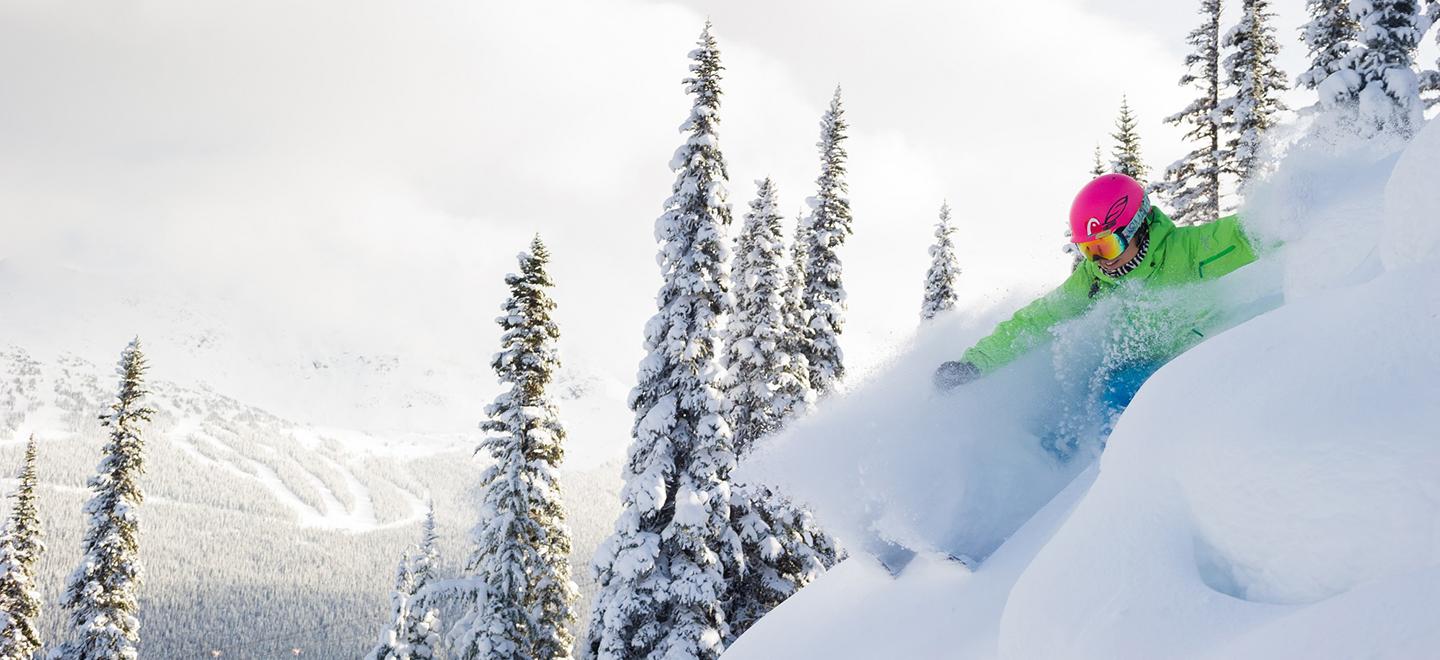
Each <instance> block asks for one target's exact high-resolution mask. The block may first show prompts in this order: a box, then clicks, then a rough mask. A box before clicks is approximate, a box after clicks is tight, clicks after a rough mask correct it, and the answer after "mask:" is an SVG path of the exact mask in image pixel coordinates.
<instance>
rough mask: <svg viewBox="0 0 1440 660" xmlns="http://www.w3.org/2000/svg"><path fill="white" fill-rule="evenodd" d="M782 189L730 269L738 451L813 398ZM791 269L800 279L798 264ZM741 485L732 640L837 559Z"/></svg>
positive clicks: (824, 538) (767, 189)
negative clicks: (797, 326)
mask: <svg viewBox="0 0 1440 660" xmlns="http://www.w3.org/2000/svg"><path fill="white" fill-rule="evenodd" d="M775 195H776V193H775V185H774V183H773V182H772V181H771V180H770V179H765V180H764V181H761V182H760V183H759V190H758V191H757V193H756V198H755V200H754V201H753V202H751V203H750V212H749V213H748V214H746V216H745V222H744V224H743V226H742V227H741V230H740V235H739V237H737V239H736V248H735V258H734V261H733V262H732V264H733V265H732V268H731V273H732V274H733V276H734V282H735V287H734V295H733V296H732V299H733V300H734V306H733V309H732V310H731V313H730V324H729V326H728V327H727V332H726V335H725V347H726V350H725V365H726V367H727V373H726V400H727V402H728V407H727V413H728V415H729V419H730V425H731V428H732V429H734V444H735V447H736V452H737V454H740V455H743V454H745V453H746V452H748V451H749V450H750V449H751V448H753V447H754V446H755V443H756V441H758V440H760V439H761V438H763V437H764V436H766V435H768V434H771V433H774V432H775V431H777V430H779V429H780V428H781V426H782V425H783V424H784V423H785V422H786V421H787V420H789V419H790V418H792V417H794V416H796V415H798V414H800V413H802V412H803V411H804V410H805V409H807V408H808V407H809V406H810V403H811V401H812V400H813V396H812V395H811V393H810V389H809V387H808V385H807V379H808V376H807V374H806V370H805V363H804V361H803V360H801V359H797V358H796V356H795V355H793V354H792V353H791V352H790V350H791V349H790V342H788V341H787V339H788V337H787V333H788V332H789V329H790V328H792V327H794V325H793V322H787V321H786V314H787V310H786V306H787V302H786V299H787V297H792V298H794V300H793V301H792V302H791V305H798V296H797V295H795V294H794V293H793V292H795V291H796V290H797V289H798V287H793V286H791V285H790V282H789V281H787V277H786V272H785V270H784V265H783V264H782V260H783V259H784V256H785V255H784V253H785V244H784V239H783V238H782V234H781V229H780V215H779V213H777V212H776V210H775V206H776V201H775ZM790 272H791V275H790V277H794V276H795V272H796V271H795V270H794V269H793V266H792V269H791V271H790ZM790 313H794V312H793V311H792V312H790ZM733 489H734V492H732V494H731V502H732V504H731V510H730V516H731V521H732V522H733V524H734V528H735V532H736V534H737V535H738V537H739V540H740V542H741V545H742V549H743V552H744V561H743V563H742V564H741V565H740V566H739V570H738V571H737V572H736V573H733V574H731V575H729V576H727V587H728V591H727V593H726V595H725V597H724V598H723V599H722V601H723V602H724V603H725V604H726V616H727V620H728V621H729V622H730V635H729V636H728V637H727V638H726V640H725V642H726V643H727V644H728V643H729V642H730V641H733V639H734V638H735V637H738V636H739V635H740V634H742V633H744V632H745V630H746V629H748V628H749V627H750V625H752V624H753V623H754V622H755V621H757V620H758V619H759V618H760V617H762V616H764V615H765V614H766V613H768V612H769V611H770V610H771V609H773V608H774V607H775V606H776V605H779V604H780V603H781V602H783V601H784V600H785V599H786V598H788V597H789V596H790V595H791V594H793V593H794V592H795V590H797V589H799V588H800V587H802V586H804V585H805V584H808V583H809V582H810V581H811V580H813V579H814V578H815V577H816V576H818V575H819V574H820V573H821V572H822V571H824V570H825V569H826V568H829V567H830V566H831V565H832V564H833V563H834V562H835V549H834V546H835V542H834V541H833V540H832V539H831V538H830V537H829V536H828V535H826V534H825V533H824V532H822V531H821V530H820V529H819V528H818V527H817V526H815V524H814V521H813V520H812V519H811V517H810V516H809V514H808V513H806V512H805V511H803V510H801V509H800V508H799V507H797V506H796V505H795V504H794V503H792V502H790V501H789V500H787V499H785V498H784V497H782V496H781V495H779V494H778V493H776V492H774V491H773V490H771V489H770V488H767V487H765V486H761V485H740V484H736V485H735V486H734V487H733Z"/></svg>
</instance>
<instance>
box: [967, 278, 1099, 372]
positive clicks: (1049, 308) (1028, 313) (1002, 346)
mask: <svg viewBox="0 0 1440 660" xmlns="http://www.w3.org/2000/svg"><path fill="white" fill-rule="evenodd" d="M1092 283H1095V280H1094V278H1092V277H1091V276H1090V274H1089V273H1088V272H1086V269H1085V268H1084V267H1083V266H1082V267H1080V268H1076V269H1075V272H1074V273H1071V274H1070V278H1069V279H1067V280H1065V283H1064V284H1061V285H1060V287H1059V288H1057V289H1055V290H1054V291H1051V292H1050V293H1047V294H1045V295H1044V296H1041V297H1040V298H1039V299H1038V300H1036V301H1034V302H1032V303H1030V304H1029V305H1026V306H1024V307H1022V308H1020V311H1018V312H1015V315H1014V316H1012V317H1010V320H1008V321H1004V322H1002V323H1000V324H999V325H997V326H995V330H994V331H992V332H991V333H990V336H988V337H986V338H984V339H981V340H980V341H978V342H976V343H975V345H974V346H972V347H970V349H969V350H967V351H965V356H964V358H963V359H964V360H965V361H966V362H970V363H972V364H974V365H975V366H976V367H978V368H979V369H980V373H982V374H988V373H990V372H992V371H994V370H996V369H999V368H1000V367H1003V366H1005V365H1006V364H1009V363H1010V362H1012V361H1014V360H1015V359H1016V358H1018V357H1020V356H1021V355H1024V354H1025V353H1026V352H1028V351H1030V350H1032V349H1034V348H1035V347H1036V346H1039V345H1040V344H1042V343H1044V341H1045V340H1046V339H1047V338H1048V334H1049V331H1050V328H1052V327H1054V326H1055V324H1057V323H1059V322H1061V321H1064V320H1067V319H1071V318H1074V317H1076V316H1079V315H1080V314H1081V313H1082V312H1084V311H1085V310H1086V308H1088V307H1089V306H1090V295H1091V293H1090V287H1091V285H1092Z"/></svg>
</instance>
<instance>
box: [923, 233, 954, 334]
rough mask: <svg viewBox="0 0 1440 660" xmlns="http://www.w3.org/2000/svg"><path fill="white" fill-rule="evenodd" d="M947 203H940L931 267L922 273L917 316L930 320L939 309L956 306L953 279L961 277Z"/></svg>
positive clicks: (932, 246) (932, 247)
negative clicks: (922, 278) (918, 313)
mask: <svg viewBox="0 0 1440 660" xmlns="http://www.w3.org/2000/svg"><path fill="white" fill-rule="evenodd" d="M954 233H955V226H954V225H952V224H950V205H949V204H941V205H940V221H939V222H936V223H935V244H934V245H931V246H930V270H928V271H926V273H925V299H924V300H923V301H922V302H921V305H920V319H921V320H922V321H929V320H930V319H933V318H935V316H936V315H937V314H939V313H941V312H945V311H949V310H951V309H953V308H954V307H955V300H956V298H957V296H956V295H955V280H956V279H957V278H959V277H960V262H959V261H958V260H956V258H955V241H953V240H951V238H950V237H951V236H952V235H953V234H954Z"/></svg>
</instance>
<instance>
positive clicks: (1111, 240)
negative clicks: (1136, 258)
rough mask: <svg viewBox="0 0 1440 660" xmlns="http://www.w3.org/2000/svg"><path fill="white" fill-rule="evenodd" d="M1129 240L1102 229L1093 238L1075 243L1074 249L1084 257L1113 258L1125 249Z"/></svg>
mask: <svg viewBox="0 0 1440 660" xmlns="http://www.w3.org/2000/svg"><path fill="white" fill-rule="evenodd" d="M1128 245H1129V241H1126V240H1125V237H1124V236H1121V235H1120V234H1117V233H1115V232H1113V231H1103V232H1100V233H1099V234H1096V235H1095V240H1093V241H1085V242H1084V243H1076V244H1075V249H1077V250H1079V251H1080V254H1082V255H1085V258H1086V259H1114V258H1115V257H1118V256H1120V253H1121V252H1124V251H1125V248H1126V246H1128Z"/></svg>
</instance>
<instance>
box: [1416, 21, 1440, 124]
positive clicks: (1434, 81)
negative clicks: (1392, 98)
mask: <svg viewBox="0 0 1440 660" xmlns="http://www.w3.org/2000/svg"><path fill="white" fill-rule="evenodd" d="M1425 19H1426V20H1427V21H1428V22H1429V23H1430V25H1431V26H1432V27H1433V26H1435V25H1440V0H1426V2H1425ZM1435 44H1436V45H1437V46H1440V29H1437V30H1435ZM1420 91H1421V92H1423V93H1424V94H1425V95H1426V97H1425V107H1427V108H1429V107H1432V106H1435V105H1436V104H1440V57H1436V58H1435V68H1434V69H1431V70H1429V71H1426V72H1424V73H1422V74H1420Z"/></svg>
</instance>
